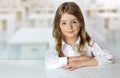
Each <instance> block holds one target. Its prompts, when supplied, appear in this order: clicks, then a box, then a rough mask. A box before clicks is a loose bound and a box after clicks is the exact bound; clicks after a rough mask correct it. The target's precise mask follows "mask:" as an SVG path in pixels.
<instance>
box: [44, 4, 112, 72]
mask: <svg viewBox="0 0 120 78" xmlns="http://www.w3.org/2000/svg"><path fill="white" fill-rule="evenodd" d="M53 37H54V40H53V41H51V42H50V48H49V50H48V51H47V52H46V54H45V63H46V66H47V67H48V68H51V69H54V68H62V69H66V70H74V69H77V68H80V67H86V66H96V65H107V64H111V63H112V62H113V57H112V55H110V54H109V53H108V51H105V50H103V49H101V48H100V47H99V46H98V45H97V44H96V43H95V42H93V41H92V40H91V38H90V36H89V35H88V33H87V32H86V30H85V22H84V18H83V15H82V12H81V10H80V8H79V6H78V5H77V4H76V3H74V2H65V3H63V4H61V5H60V6H59V8H58V9H57V11H56V15H55V18H54V28H53Z"/></svg>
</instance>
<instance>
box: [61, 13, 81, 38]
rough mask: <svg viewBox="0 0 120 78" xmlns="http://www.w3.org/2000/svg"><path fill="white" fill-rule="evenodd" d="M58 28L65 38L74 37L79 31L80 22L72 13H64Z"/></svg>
mask: <svg viewBox="0 0 120 78" xmlns="http://www.w3.org/2000/svg"><path fill="white" fill-rule="evenodd" d="M60 29H61V31H62V34H63V35H64V37H65V38H76V37H77V36H78V33H79V31H80V23H79V21H78V19H77V18H76V17H75V16H74V15H71V14H67V13H64V14H63V15H62V17H61V20H60Z"/></svg>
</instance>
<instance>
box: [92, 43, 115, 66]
mask: <svg viewBox="0 0 120 78" xmlns="http://www.w3.org/2000/svg"><path fill="white" fill-rule="evenodd" d="M90 51H91V53H92V56H94V58H95V59H96V60H97V61H98V65H107V64H111V63H112V62H113V56H112V55H111V54H110V52H109V51H107V50H103V49H102V48H100V46H99V45H98V44H97V43H93V46H92V48H91V50H90Z"/></svg>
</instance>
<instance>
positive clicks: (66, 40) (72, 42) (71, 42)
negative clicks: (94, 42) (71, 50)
mask: <svg viewBox="0 0 120 78" xmlns="http://www.w3.org/2000/svg"><path fill="white" fill-rule="evenodd" d="M77 39H78V37H75V38H65V39H64V40H65V42H66V43H67V44H69V45H71V46H73V45H74V44H75V42H76V41H77Z"/></svg>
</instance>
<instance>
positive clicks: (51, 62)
mask: <svg viewBox="0 0 120 78" xmlns="http://www.w3.org/2000/svg"><path fill="white" fill-rule="evenodd" d="M44 58H45V65H46V68H48V69H56V68H60V67H62V66H64V65H66V64H67V57H59V56H58V52H57V51H56V50H55V49H54V45H51V44H50V47H49V49H48V50H47V51H46V53H45V57H44Z"/></svg>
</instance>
